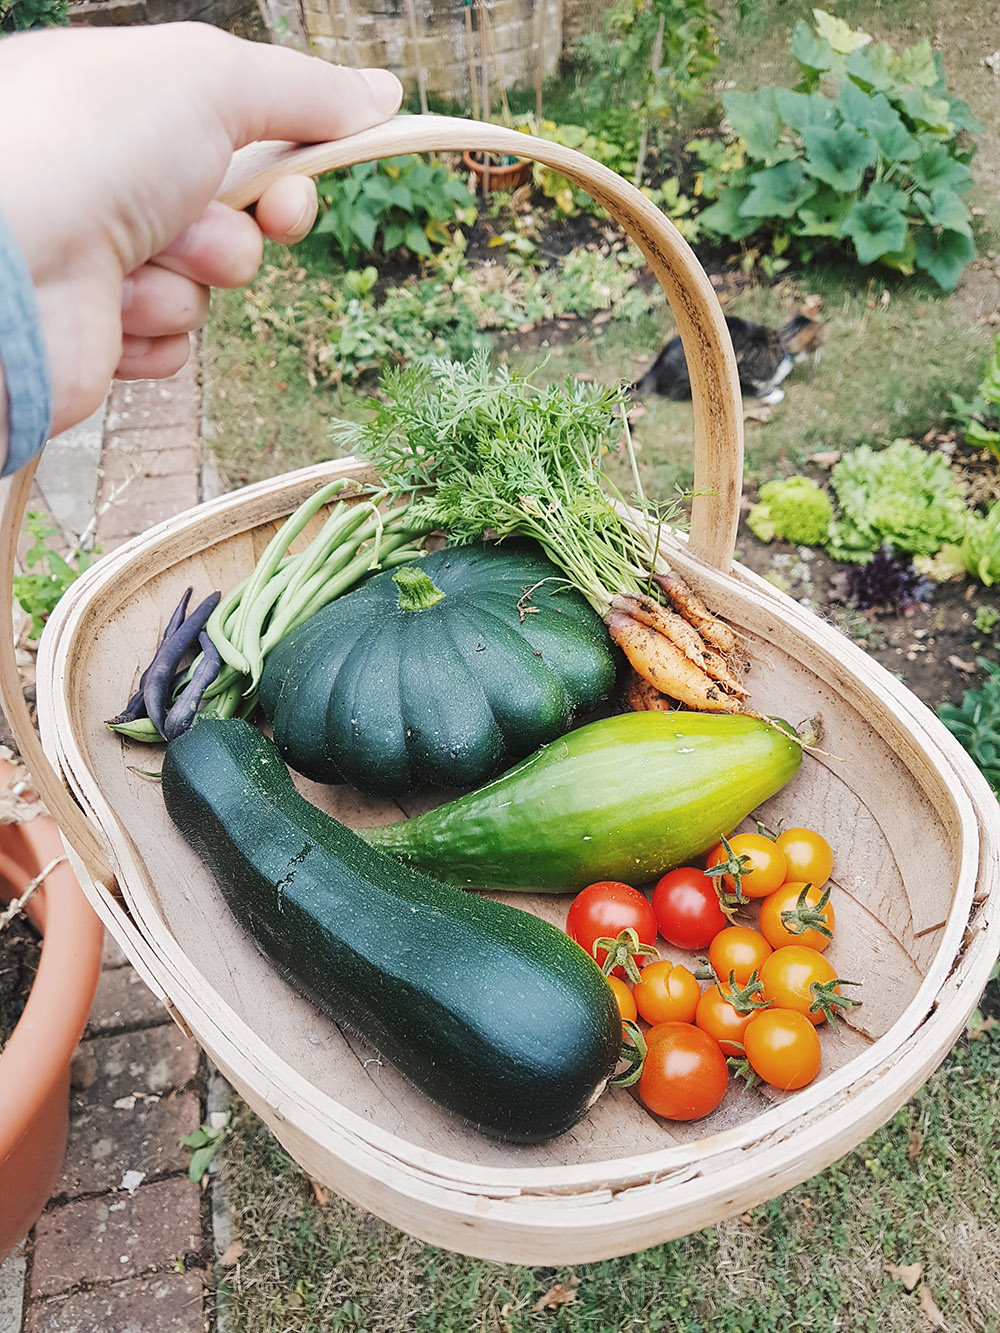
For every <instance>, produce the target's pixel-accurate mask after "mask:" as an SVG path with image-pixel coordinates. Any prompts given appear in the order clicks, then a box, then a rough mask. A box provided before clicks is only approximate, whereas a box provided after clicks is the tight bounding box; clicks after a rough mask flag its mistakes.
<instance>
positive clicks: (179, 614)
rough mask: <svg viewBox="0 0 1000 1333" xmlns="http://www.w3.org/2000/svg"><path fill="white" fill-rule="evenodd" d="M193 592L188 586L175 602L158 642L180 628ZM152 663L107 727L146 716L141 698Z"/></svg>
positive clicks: (143, 701)
mask: <svg viewBox="0 0 1000 1333" xmlns="http://www.w3.org/2000/svg"><path fill="white" fill-rule="evenodd" d="M193 592H194V589H193V588H188V589H187V591H186V592H185V593H184V596H183V597H182V598H181V600H180V601H179V602H178V603H177V606H176V607H175V608H174V613H173V615H172V616H171V617H170V619H169V620H168V621H167V628H166V629H165V630H164V631H163V635H162V637H161V639H160V644H162V643H163V642H164V640H165V639H169V638H170V636H171V634H174V633H175V632H176V631H177V630H178V629H180V627H181V625H182V624H183V623H184V617H185V616H186V615H187V609H188V602H190V600H191V594H192V593H193ZM157 651H159V646H158V647H157ZM152 665H153V664H152V662H150V664H149V666H147V667H146V669H145V671H144V672H143V673H142V675H141V676H140V677H139V688H138V689H137V690H136V692H135V694H133V695H132V698H131V699H129V701H128V703H127V704H126V705H125V707H124V708H123V709H122V711H121V712H120V713H119V714H118V716H117V717H113V718H112V719H111V721H110V722H109V723H108V726H109V727H116V726H118V724H119V723H121V722H135V721H136V719H137V718H140V717H145V716H146V702H145V699H144V698H143V689H144V687H145V684H146V681H147V680H148V679H149V671H150V667H151V666H152Z"/></svg>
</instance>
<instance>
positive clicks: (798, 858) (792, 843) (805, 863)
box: [774, 828, 833, 889]
mask: <svg viewBox="0 0 1000 1333" xmlns="http://www.w3.org/2000/svg"><path fill="white" fill-rule="evenodd" d="M774 845H775V846H776V847H780V848H781V851H782V853H783V855H784V858H785V877H786V879H790V880H801V881H802V883H803V884H812V885H814V886H815V887H816V888H817V889H821V888H822V887H823V885H824V884H825V883H826V881H827V880H828V879H829V878H830V876H831V875H832V874H833V851H832V849H831V847H830V844H829V843H828V842H827V840H826V839H825V838H824V837H823V836H822V834H820V833H815V832H814V831H813V830H812V829H809V828H788V829H785V831H784V833H779V834H778V836H777V838H775V840H774Z"/></svg>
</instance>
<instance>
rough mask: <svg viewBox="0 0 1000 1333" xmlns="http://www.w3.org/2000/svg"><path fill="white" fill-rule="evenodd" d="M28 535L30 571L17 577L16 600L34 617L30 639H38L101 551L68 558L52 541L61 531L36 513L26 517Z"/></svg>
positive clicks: (27, 558)
mask: <svg viewBox="0 0 1000 1333" xmlns="http://www.w3.org/2000/svg"><path fill="white" fill-rule="evenodd" d="M25 533H26V534H27V535H28V536H30V537H31V538H32V539H33V540H32V543H31V545H30V546H29V547H28V549H27V551H26V552H25V554H24V564H25V565H26V566H27V569H28V571H30V572H28V573H24V574H15V575H14V597H15V599H16V600H17V603H18V605H19V606H20V607H21V610H22V611H24V613H25V615H29V616H30V617H31V624H30V626H29V629H28V634H29V637H30V638H32V639H37V638H39V637H40V636H41V633H42V630H43V629H44V628H45V622H46V620H48V618H49V616H50V615H51V613H52V611H53V610H54V608H55V605H56V603H57V602H58V601H59V598H60V597H61V596H62V595H63V593H64V592H65V591H66V589H67V588H68V587H69V585H70V584H71V583H73V582H74V581H75V580H76V579H78V578H79V577H80V575H81V574H82V573H83V572H84V571H85V570H87V569H89V568H90V566H91V565H92V564H93V562H94V559H95V557H96V556H97V555H98V554H99V553H100V551H99V548H98V550H96V551H80V550H78V551H74V552H73V553H71V554H70V556H69V558H68V559H67V558H66V557H64V556H63V555H61V554H60V553H59V551H58V550H57V549H56V548H55V547H54V546H51V545H50V544H49V543H50V539H51V538H53V537H58V536H59V529H58V528H56V527H54V526H53V524H52V523H51V522H50V521H49V518H48V515H47V514H40V513H38V512H37V511H35V510H32V511H30V512H29V513H28V515H27V517H26V521H25ZM70 561H72V562H73V563H72V564H71V563H70Z"/></svg>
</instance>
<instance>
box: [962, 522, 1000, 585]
mask: <svg viewBox="0 0 1000 1333" xmlns="http://www.w3.org/2000/svg"><path fill="white" fill-rule="evenodd" d="M961 553H962V563H963V564H964V565H965V568H966V569H967V570H968V571H969V573H970V574H972V575H973V577H975V578H977V579H979V581H980V583H985V584H986V586H987V587H988V588H989V587H991V586H992V585H993V584H994V583H1000V500H997V501H996V502H995V503H994V504H992V505H990V507H989V509H988V510H987V511H986V513H985V514H976V513H972V512H970V513H969V515H968V520H967V523H966V528H965V536H964V538H963V539H962V545H961Z"/></svg>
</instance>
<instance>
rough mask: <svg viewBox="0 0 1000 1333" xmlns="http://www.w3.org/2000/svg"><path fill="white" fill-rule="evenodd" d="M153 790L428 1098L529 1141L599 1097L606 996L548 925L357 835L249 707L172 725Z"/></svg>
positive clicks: (308, 974)
mask: <svg viewBox="0 0 1000 1333" xmlns="http://www.w3.org/2000/svg"><path fill="white" fill-rule="evenodd" d="M163 796H164V800H165V802H166V806H167V810H168V812H169V814H170V817H171V819H172V820H173V821H174V823H175V824H176V825H177V827H178V829H179V830H180V831H181V833H182V834H183V835H184V837H185V838H186V839H187V840H188V841H189V842H190V843H191V845H192V846H193V847H194V848H195V849H196V851H197V852H198V853H199V855H200V856H201V857H202V859H203V860H204V861H205V862H206V864H207V865H208V866H209V868H210V869H211V871H212V873H213V874H214V876H215V878H216V880H217V882H218V884H219V887H220V889H221V890H222V893H223V895H224V897H225V899H226V902H227V903H228V905H229V908H230V910H231V911H232V912H233V914H234V916H235V917H236V919H237V920H238V921H239V922H240V924H241V925H242V926H243V927H244V928H245V929H246V930H247V931H248V932H249V934H250V935H251V936H252V937H253V938H254V939H255V940H256V941H257V943H258V944H259V945H260V947H261V948H262V949H263V951H264V953H265V954H266V955H267V957H268V958H269V959H270V960H271V961H272V962H273V964H274V965H275V966H276V967H277V968H278V969H279V970H280V971H281V973H282V974H283V975H284V976H285V977H286V978H287V979H288V980H289V981H290V982H291V983H292V985H293V986H295V987H296V988H297V989H298V990H300V991H301V992H303V993H304V994H305V995H306V996H308V997H309V998H310V999H311V1000H312V1001H313V1002H314V1003H315V1004H316V1005H317V1007H318V1008H320V1009H321V1010H323V1011H324V1012H325V1013H327V1014H328V1015H330V1016H331V1017H332V1018H333V1019H335V1020H336V1021H338V1022H342V1023H345V1024H348V1025H349V1026H350V1027H352V1028H353V1029H354V1030H355V1031H357V1032H358V1033H360V1034H361V1035H362V1036H363V1037H364V1038H365V1039H366V1040H368V1041H369V1042H371V1043H372V1045H373V1046H375V1047H376V1048H377V1049H378V1050H379V1051H380V1052H381V1053H383V1054H384V1055H385V1056H386V1057H387V1058H388V1059H389V1060H390V1061H391V1062H392V1063H393V1064H394V1065H395V1066H396V1067H397V1068H398V1069H400V1070H401V1071H402V1072H403V1073H405V1074H406V1075H407V1076H408V1077H409V1078H410V1079H411V1080H412V1081H413V1082H414V1083H415V1084H417V1086H418V1087H420V1088H421V1089H423V1091H424V1092H426V1093H428V1094H429V1095H430V1096H432V1097H433V1098H434V1099H435V1100H436V1101H438V1102H440V1103H441V1104H442V1105H444V1106H446V1107H448V1108H450V1109H451V1110H452V1111H455V1112H457V1113H458V1114H459V1115H461V1116H463V1117H464V1118H465V1119H466V1120H469V1121H471V1122H473V1123H474V1124H476V1125H477V1126H478V1127H479V1128H480V1129H481V1130H482V1131H483V1132H484V1133H486V1134H489V1135H492V1136H497V1137H500V1138H505V1139H511V1140H514V1141H519V1142H525V1143H532V1142H541V1141H544V1140H545V1139H549V1138H552V1137H554V1136H555V1135H557V1134H561V1133H563V1132H564V1131H565V1130H567V1129H569V1128H570V1127H571V1126H572V1125H574V1124H575V1123H576V1122H577V1121H578V1120H579V1119H580V1118H581V1116H583V1115H584V1113H585V1112H586V1111H587V1109H588V1107H589V1106H591V1105H592V1103H593V1102H594V1101H595V1100H596V1098H597V1097H598V1096H599V1095H600V1093H601V1091H602V1089H603V1088H604V1086H605V1083H606V1082H607V1079H608V1077H609V1075H610V1074H611V1072H612V1071H613V1069H614V1065H615V1063H616V1059H617V1056H618V1052H619V1049H620V1044H621V1022H620V1018H619V1015H618V1009H617V1006H616V1005H615V1002H614V999H613V997H612V993H611V990H610V988H609V987H608V985H607V983H606V982H605V981H604V978H603V977H602V976H601V973H600V971H599V969H598V967H597V965H596V964H595V963H594V962H593V960H592V959H590V958H589V957H588V956H587V955H586V954H585V953H584V951H583V950H582V949H581V948H579V946H578V945H576V944H575V943H574V942H573V941H572V940H570V939H569V938H568V937H567V936H566V935H564V934H563V932H562V931H560V930H558V929H556V927H554V926H552V925H549V924H548V923H547V922H545V921H542V920H540V919H539V918H538V917H535V916H533V915H531V914H529V913H527V912H522V911H519V910H518V909H517V908H514V907H507V906H504V905H502V904H499V903H495V902H492V901H490V900H489V899H485V898H479V897H476V896H475V895H473V894H469V893H465V892H463V891H462V890H459V889H455V888H451V887H449V886H448V885H446V884H441V883H439V882H437V881H435V880H432V879H430V878H428V877H427V876H426V875H424V874H421V873H419V872H418V871H415V870H412V869H410V868H409V867H407V866H404V865H402V864H401V863H400V862H399V861H397V860H396V859H395V858H394V857H391V856H389V855H388V854H386V853H384V852H381V851H379V850H378V848H374V847H371V846H369V845H368V844H367V843H366V842H364V841H363V840H362V839H361V838H359V837H357V836H356V835H355V834H354V833H352V832H351V831H350V830H349V829H347V828H345V827H344V826H343V825H342V824H339V823H338V822H337V821H336V820H334V819H331V818H330V817H329V816H328V815H326V814H324V813H323V812H322V811H320V810H318V809H317V808H316V807H315V806H313V805H310V803H309V802H308V801H306V800H305V799H304V798H303V797H302V796H300V795H299V794H298V792H297V791H296V790H295V788H294V786H293V785H292V782H291V779H290V777H289V775H288V771H287V769H286V768H285V765H284V763H283V762H282V760H281V757H280V755H279V754H278V751H277V749H276V748H275V746H274V745H273V744H272V743H271V741H269V740H268V739H267V738H266V737H265V736H263V735H262V734H261V733H260V732H259V731H257V730H256V728H254V727H251V726H250V725H249V724H247V723H245V722H240V721H238V720H235V719H234V720H226V721H222V720H218V719H215V720H205V721H203V722H200V723H197V724H196V725H195V726H194V727H192V729H191V730H190V731H188V732H185V733H184V734H183V735H181V736H179V737H178V738H177V739H176V740H174V741H171V743H170V744H169V745H168V747H167V752H166V759H165V761H164V766H163Z"/></svg>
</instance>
